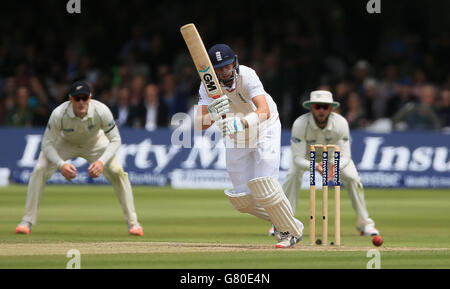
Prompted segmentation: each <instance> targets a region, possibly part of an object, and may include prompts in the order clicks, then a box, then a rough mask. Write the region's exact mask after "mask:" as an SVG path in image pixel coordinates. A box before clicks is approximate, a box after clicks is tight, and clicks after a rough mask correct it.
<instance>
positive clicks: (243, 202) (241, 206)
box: [225, 190, 270, 221]
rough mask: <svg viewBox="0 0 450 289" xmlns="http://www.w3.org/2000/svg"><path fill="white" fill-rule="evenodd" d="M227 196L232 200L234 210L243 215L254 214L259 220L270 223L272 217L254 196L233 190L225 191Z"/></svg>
mask: <svg viewBox="0 0 450 289" xmlns="http://www.w3.org/2000/svg"><path fill="white" fill-rule="evenodd" d="M225 195H226V196H227V197H228V199H229V200H230V203H231V205H232V206H233V208H235V209H236V210H238V211H239V212H241V213H248V214H252V215H254V216H256V217H258V218H261V219H263V220H266V221H270V217H269V215H268V214H267V212H266V210H264V209H263V208H261V207H260V206H258V205H257V204H256V202H255V199H254V198H253V196H252V195H251V194H249V193H236V191H233V190H225Z"/></svg>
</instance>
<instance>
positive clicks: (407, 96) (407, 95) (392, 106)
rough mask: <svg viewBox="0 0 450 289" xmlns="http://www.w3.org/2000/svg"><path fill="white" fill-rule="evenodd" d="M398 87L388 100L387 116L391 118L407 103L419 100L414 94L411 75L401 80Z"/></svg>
mask: <svg viewBox="0 0 450 289" xmlns="http://www.w3.org/2000/svg"><path fill="white" fill-rule="evenodd" d="M396 89H397V93H396V94H395V95H393V96H392V97H391V98H390V99H389V100H388V104H387V107H386V116H387V117H389V118H392V117H393V116H394V114H395V113H396V112H398V111H399V110H400V109H401V108H402V107H403V106H405V105H406V104H407V103H409V102H415V101H417V98H416V97H414V95H413V94H412V91H413V87H412V80H411V79H410V78H409V77H405V78H403V79H402V80H400V81H399V85H398V87H397V88H396Z"/></svg>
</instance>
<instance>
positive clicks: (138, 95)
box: [129, 74, 145, 106]
mask: <svg viewBox="0 0 450 289" xmlns="http://www.w3.org/2000/svg"><path fill="white" fill-rule="evenodd" d="M144 86H145V77H144V76H143V75H141V74H138V75H135V76H134V77H133V78H132V80H131V85H130V97H129V102H130V105H131V106H137V105H138V104H139V103H141V102H142V95H143V92H144Z"/></svg>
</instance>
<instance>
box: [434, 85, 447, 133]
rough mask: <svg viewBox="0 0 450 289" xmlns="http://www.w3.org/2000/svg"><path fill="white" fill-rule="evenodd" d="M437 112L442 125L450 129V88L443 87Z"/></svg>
mask: <svg viewBox="0 0 450 289" xmlns="http://www.w3.org/2000/svg"><path fill="white" fill-rule="evenodd" d="M437 114H438V117H439V119H440V120H441V123H442V126H443V127H444V128H446V130H450V89H443V90H442V91H441V93H440V97H439V100H438V109H437Z"/></svg>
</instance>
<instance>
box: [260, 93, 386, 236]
mask: <svg viewBox="0 0 450 289" xmlns="http://www.w3.org/2000/svg"><path fill="white" fill-rule="evenodd" d="M303 107H305V108H307V109H309V110H310V112H308V113H306V114H304V115H302V116H300V117H298V118H297V119H296V120H295V122H294V124H293V126H292V136H291V151H292V161H291V166H290V168H289V172H288V174H287V176H286V180H285V182H284V184H283V190H284V192H285V193H286V195H287V197H288V199H289V202H290V203H291V207H292V209H293V210H294V212H295V210H296V207H297V202H298V194H299V189H300V186H301V182H302V177H303V173H304V172H308V171H309V153H310V150H309V149H310V145H313V144H324V145H325V144H330V145H338V146H339V147H340V149H341V162H340V177H341V182H342V183H343V184H344V186H345V188H346V189H347V191H348V194H349V197H350V200H351V201H352V206H353V209H354V210H355V212H356V229H357V230H358V231H359V232H360V234H361V235H364V236H375V235H379V232H378V230H377V229H376V228H375V223H374V221H373V220H372V219H370V218H369V213H368V211H367V208H366V203H365V200H364V187H363V185H362V183H361V180H360V178H359V175H358V171H357V170H356V167H355V164H354V163H353V160H352V158H351V150H350V129H349V126H348V122H347V120H346V119H345V118H344V117H342V116H341V115H339V114H337V113H335V112H332V111H331V110H332V108H337V107H339V103H338V102H336V101H333V96H332V94H331V92H329V91H324V90H316V91H313V92H311V95H310V100H309V101H305V102H304V103H303ZM330 156H333V154H331V155H330ZM317 157H318V159H317V162H316V170H317V171H318V172H319V173H320V174H322V171H323V170H322V162H321V154H320V153H318V154H317ZM329 167H331V169H329V172H330V174H331V175H330V178H332V177H333V175H332V174H333V173H334V157H330V159H329ZM271 234H273V233H272V230H271V231H269V235H271Z"/></svg>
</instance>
